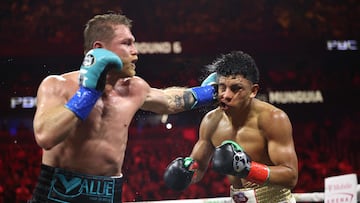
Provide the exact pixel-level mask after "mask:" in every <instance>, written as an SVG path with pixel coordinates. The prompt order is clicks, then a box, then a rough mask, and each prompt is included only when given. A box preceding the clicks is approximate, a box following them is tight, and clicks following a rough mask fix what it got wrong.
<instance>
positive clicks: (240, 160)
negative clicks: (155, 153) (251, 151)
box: [233, 152, 248, 172]
mask: <svg viewBox="0 0 360 203" xmlns="http://www.w3.org/2000/svg"><path fill="white" fill-rule="evenodd" d="M247 162H248V160H247V157H246V155H245V154H244V153H243V152H237V153H236V154H235V155H234V157H233V168H234V170H235V171H236V172H241V171H242V170H244V169H245V168H246V163H247Z"/></svg>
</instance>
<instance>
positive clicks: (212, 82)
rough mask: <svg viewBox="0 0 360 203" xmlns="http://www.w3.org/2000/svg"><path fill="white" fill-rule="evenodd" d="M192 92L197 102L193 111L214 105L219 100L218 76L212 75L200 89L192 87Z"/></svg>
mask: <svg viewBox="0 0 360 203" xmlns="http://www.w3.org/2000/svg"><path fill="white" fill-rule="evenodd" d="M190 91H191V93H192V94H193V96H194V98H195V100H196V101H195V103H194V105H193V106H192V107H191V109H195V108H198V107H202V106H206V105H209V104H213V103H214V102H215V101H216V99H217V93H218V88H217V74H216V73H211V74H210V75H209V76H208V77H207V78H205V80H204V81H203V82H202V83H201V86H200V87H192V88H190Z"/></svg>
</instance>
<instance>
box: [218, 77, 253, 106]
mask: <svg viewBox="0 0 360 203" xmlns="http://www.w3.org/2000/svg"><path fill="white" fill-rule="evenodd" d="M218 85H219V90H218V91H219V92H218V93H219V101H220V108H222V109H223V110H228V109H233V108H236V109H238V108H240V109H243V108H246V107H247V105H248V104H249V103H250V100H251V99H252V98H254V97H255V96H256V94H257V91H258V85H257V84H252V82H250V81H249V80H247V79H246V78H244V77H243V76H242V75H233V76H227V77H225V76H220V77H219V83H218Z"/></svg>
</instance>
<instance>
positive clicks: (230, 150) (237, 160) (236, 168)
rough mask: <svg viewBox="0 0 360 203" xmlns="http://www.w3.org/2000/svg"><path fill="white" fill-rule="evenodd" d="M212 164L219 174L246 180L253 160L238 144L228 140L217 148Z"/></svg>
mask: <svg viewBox="0 0 360 203" xmlns="http://www.w3.org/2000/svg"><path fill="white" fill-rule="evenodd" d="M212 163H213V169H214V170H215V171H216V172H218V173H221V174H225V175H233V176H238V177H240V178H245V177H247V176H248V174H249V171H250V163H251V159H250V157H249V156H248V155H247V154H246V153H245V152H244V150H243V149H242V148H241V147H240V146H239V145H238V144H237V143H235V142H233V141H230V140H227V141H224V142H223V143H222V144H221V145H220V146H218V147H216V149H215V152H214V155H213V160H212Z"/></svg>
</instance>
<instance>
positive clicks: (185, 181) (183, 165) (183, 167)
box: [164, 157, 198, 191]
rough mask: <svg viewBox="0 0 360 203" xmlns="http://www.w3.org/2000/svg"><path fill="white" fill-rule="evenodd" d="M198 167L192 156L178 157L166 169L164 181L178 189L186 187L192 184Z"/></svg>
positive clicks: (170, 186) (172, 187)
mask: <svg viewBox="0 0 360 203" xmlns="http://www.w3.org/2000/svg"><path fill="white" fill-rule="evenodd" d="M197 167H198V164H197V162H196V161H195V160H193V159H192V158H191V157H186V158H182V157H178V158H176V159H175V160H173V161H172V162H171V163H170V164H169V165H168V166H167V168H166V170H165V173H164V181H165V184H166V186H168V187H169V188H171V189H173V190H177V191H181V190H184V189H186V188H187V187H188V186H189V185H190V183H191V180H192V178H193V176H194V173H195V170H196V169H197Z"/></svg>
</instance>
